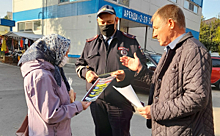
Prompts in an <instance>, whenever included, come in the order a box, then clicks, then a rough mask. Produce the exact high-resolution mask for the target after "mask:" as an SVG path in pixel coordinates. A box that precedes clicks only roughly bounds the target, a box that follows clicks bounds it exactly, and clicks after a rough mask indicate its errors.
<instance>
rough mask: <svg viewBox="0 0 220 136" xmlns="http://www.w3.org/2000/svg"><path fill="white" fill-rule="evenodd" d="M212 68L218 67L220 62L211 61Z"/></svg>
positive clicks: (216, 60)
mask: <svg viewBox="0 0 220 136" xmlns="http://www.w3.org/2000/svg"><path fill="white" fill-rule="evenodd" d="M212 67H220V60H218V59H212Z"/></svg>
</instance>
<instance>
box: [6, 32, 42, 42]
mask: <svg viewBox="0 0 220 136" xmlns="http://www.w3.org/2000/svg"><path fill="white" fill-rule="evenodd" d="M3 36H8V37H11V38H14V39H20V38H21V37H23V38H27V39H31V40H34V41H36V40H37V39H39V38H41V37H43V35H38V34H33V33H23V32H12V31H9V32H8V33H6V34H4V35H3Z"/></svg>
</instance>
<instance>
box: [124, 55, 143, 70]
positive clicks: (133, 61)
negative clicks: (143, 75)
mask: <svg viewBox="0 0 220 136" xmlns="http://www.w3.org/2000/svg"><path fill="white" fill-rule="evenodd" d="M120 61H121V62H122V65H124V66H126V67H128V68H129V69H131V70H132V71H137V73H139V72H140V71H141V69H142V64H141V62H140V60H139V58H138V57H137V55H136V52H135V53H134V58H131V57H128V56H123V57H120Z"/></svg>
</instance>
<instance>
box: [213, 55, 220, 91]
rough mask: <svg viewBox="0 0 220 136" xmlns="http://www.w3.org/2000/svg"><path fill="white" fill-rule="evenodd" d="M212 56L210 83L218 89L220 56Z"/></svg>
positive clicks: (219, 84)
mask: <svg viewBox="0 0 220 136" xmlns="http://www.w3.org/2000/svg"><path fill="white" fill-rule="evenodd" d="M211 58H212V74H211V84H212V85H214V86H215V87H216V88H217V89H220V57H217V56H215V57H211Z"/></svg>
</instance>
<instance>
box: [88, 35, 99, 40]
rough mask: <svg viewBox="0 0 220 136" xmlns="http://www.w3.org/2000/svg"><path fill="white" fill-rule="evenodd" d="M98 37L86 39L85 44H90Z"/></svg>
mask: <svg viewBox="0 0 220 136" xmlns="http://www.w3.org/2000/svg"><path fill="white" fill-rule="evenodd" d="M98 36H99V35H96V36H94V37H92V38H90V39H86V42H91V41H93V40H95V39H96V38H98Z"/></svg>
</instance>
